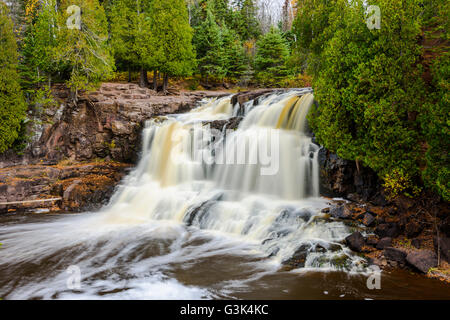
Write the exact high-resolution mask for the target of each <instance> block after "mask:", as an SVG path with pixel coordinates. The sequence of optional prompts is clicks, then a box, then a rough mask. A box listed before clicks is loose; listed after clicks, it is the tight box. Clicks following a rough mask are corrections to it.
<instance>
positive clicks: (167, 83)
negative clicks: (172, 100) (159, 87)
mask: <svg viewBox="0 0 450 320" xmlns="http://www.w3.org/2000/svg"><path fill="white" fill-rule="evenodd" d="M168 86H169V75H168V74H167V73H164V84H163V91H164V93H167V87H168Z"/></svg>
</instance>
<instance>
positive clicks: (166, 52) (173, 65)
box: [150, 0, 195, 91]
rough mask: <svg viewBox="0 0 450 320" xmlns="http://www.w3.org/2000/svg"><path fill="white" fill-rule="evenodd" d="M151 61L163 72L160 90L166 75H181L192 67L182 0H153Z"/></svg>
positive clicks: (190, 37)
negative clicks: (152, 52) (152, 50)
mask: <svg viewBox="0 0 450 320" xmlns="http://www.w3.org/2000/svg"><path fill="white" fill-rule="evenodd" d="M150 25H151V30H152V34H153V42H152V43H153V45H152V46H153V48H154V54H153V57H154V63H155V64H156V65H157V66H158V69H159V71H160V72H162V73H163V74H164V85H163V90H164V91H166V90H167V86H168V80H169V76H184V75H189V74H191V73H192V70H193V68H194V67H195V53H194V50H193V47H192V34H193V31H192V28H191V27H190V25H189V17H188V11H187V6H186V2H185V1H184V0H153V2H152V5H151V24H150Z"/></svg>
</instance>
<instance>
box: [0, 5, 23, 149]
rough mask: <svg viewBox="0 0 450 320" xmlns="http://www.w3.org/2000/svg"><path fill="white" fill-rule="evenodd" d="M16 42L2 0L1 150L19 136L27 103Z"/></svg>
mask: <svg viewBox="0 0 450 320" xmlns="http://www.w3.org/2000/svg"><path fill="white" fill-rule="evenodd" d="M17 61H18V55H17V44H16V40H15V38H14V33H13V23H12V20H11V18H9V16H8V8H7V7H6V5H5V4H4V3H3V2H0V152H5V151H6V150H7V149H8V148H9V147H11V145H12V144H13V143H14V141H15V140H16V139H17V138H18V136H19V130H20V126H21V121H22V120H23V119H24V118H25V111H26V104H25V101H24V98H23V94H22V91H21V88H20V84H19V74H18V72H17Z"/></svg>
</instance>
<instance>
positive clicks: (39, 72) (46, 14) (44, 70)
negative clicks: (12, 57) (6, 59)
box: [20, 0, 61, 88]
mask: <svg viewBox="0 0 450 320" xmlns="http://www.w3.org/2000/svg"><path fill="white" fill-rule="evenodd" d="M55 7H56V1H55V0H49V1H47V2H45V3H43V4H42V6H41V8H40V10H38V11H37V13H36V15H35V17H34V19H33V21H31V23H30V25H29V28H28V29H27V32H26V36H25V39H24V43H23V45H22V48H21V52H22V56H23V60H22V64H21V68H20V69H21V75H22V79H23V82H22V85H23V86H25V87H26V88H34V87H35V86H36V85H39V84H40V83H42V82H46V81H47V80H49V81H50V79H51V77H52V75H54V74H55V73H56V72H57V71H58V70H59V69H60V67H61V66H59V65H58V64H57V62H56V61H55V48H56V41H57V33H58V30H57V16H58V12H57V11H56V9H55Z"/></svg>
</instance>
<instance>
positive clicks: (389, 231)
mask: <svg viewBox="0 0 450 320" xmlns="http://www.w3.org/2000/svg"><path fill="white" fill-rule="evenodd" d="M374 232H375V234H376V235H377V236H379V237H380V238H385V237H390V238H395V237H398V236H399V235H400V229H399V227H398V225H397V223H395V222H391V223H382V224H379V225H378V226H377V227H376V229H375V231H374Z"/></svg>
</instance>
